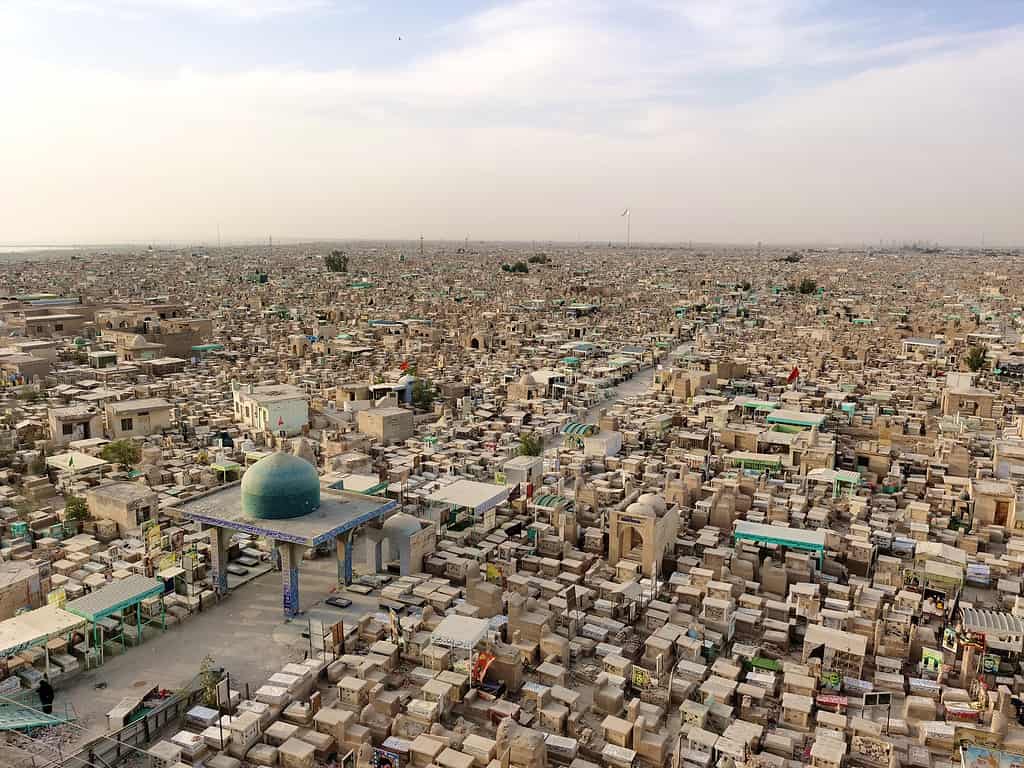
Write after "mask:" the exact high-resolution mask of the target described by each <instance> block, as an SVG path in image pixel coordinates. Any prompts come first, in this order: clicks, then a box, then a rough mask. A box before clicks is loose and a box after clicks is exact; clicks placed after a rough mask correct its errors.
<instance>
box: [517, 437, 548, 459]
mask: <svg viewBox="0 0 1024 768" xmlns="http://www.w3.org/2000/svg"><path fill="white" fill-rule="evenodd" d="M542 453H544V438H543V437H541V435H539V434H538V433H537V432H524V433H523V434H522V435H520V436H519V455H520V456H540V455H541V454H542Z"/></svg>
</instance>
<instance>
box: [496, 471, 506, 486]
mask: <svg viewBox="0 0 1024 768" xmlns="http://www.w3.org/2000/svg"><path fill="white" fill-rule="evenodd" d="M494 482H496V483H497V484H498V485H504V484H505V473H504V472H495V473H494Z"/></svg>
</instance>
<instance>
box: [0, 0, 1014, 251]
mask: <svg viewBox="0 0 1024 768" xmlns="http://www.w3.org/2000/svg"><path fill="white" fill-rule="evenodd" d="M1022 95H1024V3H1022V2H1019V1H1017V2H1010V1H1009V0H1007V1H1005V2H984V1H983V0H972V2H963V0H946V1H937V0H932V1H931V2H927V3H925V2H920V3H907V2H900V1H899V0H888V1H886V2H864V1H862V0H861V1H858V0H852V1H850V2H840V3H830V2H824V1H823V0H635V1H633V2H630V1H629V0H558V1H550V2H549V1H548V0H525V1H523V2H506V3H478V2H469V1H468V0H452V1H448V0H409V2H389V1H388V0H366V1H365V2H359V1H358V0H0V244H4V243H7V244H10V243H40V242H42V243H57V242H111V241H128V240H131V241H148V240H169V239H173V240H206V241H212V240H215V239H216V233H217V226H218V223H219V224H220V228H221V231H222V233H223V237H224V239H225V240H230V239H240V238H255V237H265V236H266V235H267V234H273V235H274V236H275V237H279V238H285V237H387V238H398V237H408V238H414V237H418V236H419V235H420V234H421V233H422V234H423V235H424V236H425V237H427V238H428V239H433V238H457V239H461V238H463V237H465V236H468V237H470V238H471V239H490V238H513V239H526V240H528V239H549V238H557V239H566V240H574V239H576V238H577V237H582V238H584V239H601V240H604V239H609V238H612V239H621V238H622V236H623V232H624V227H623V219H621V218H620V217H619V214H620V213H621V211H622V209H623V208H624V207H626V206H629V207H630V208H631V210H632V214H633V215H632V229H633V237H634V239H635V240H662V241H680V240H690V239H692V240H698V241H705V240H717V241H731V242H740V241H757V240H763V241H765V242H767V243H771V242H773V241H775V242H780V241H796V240H799V241H831V242H843V241H845V242H850V241H854V242H864V241H868V242H877V240H878V239H879V238H885V239H929V240H939V241H943V242H960V243H978V242H979V241H980V239H981V237H982V235H983V234H984V236H985V237H986V241H987V242H988V243H990V244H1011V243H1012V244H1016V243H1024V215H1022V212H1021V186H1022V181H1024V151H1022V150H1021V140H1020V136H1021V135H1022V131H1024V98H1022Z"/></svg>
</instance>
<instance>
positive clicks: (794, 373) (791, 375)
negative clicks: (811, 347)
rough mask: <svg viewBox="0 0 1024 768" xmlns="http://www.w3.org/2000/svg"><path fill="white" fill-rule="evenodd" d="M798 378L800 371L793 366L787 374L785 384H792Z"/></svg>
mask: <svg viewBox="0 0 1024 768" xmlns="http://www.w3.org/2000/svg"><path fill="white" fill-rule="evenodd" d="M798 378H800V369H799V368H797V367H796V366H795V365H794V366H793V370H792V371H790V372H789V377H788V378H787V379H786V383H787V384H792V383H793V382H794V381H796V380H797V379H798Z"/></svg>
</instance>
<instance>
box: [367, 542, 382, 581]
mask: <svg viewBox="0 0 1024 768" xmlns="http://www.w3.org/2000/svg"><path fill="white" fill-rule="evenodd" d="M366 546H367V547H369V549H370V553H369V554H371V555H372V557H368V558H366V559H367V560H369V561H370V562H371V563H373V572H374V573H380V572H381V571H383V570H384V542H383V541H381V540H380V539H377V540H376V541H375V540H373V539H367V540H366Z"/></svg>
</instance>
